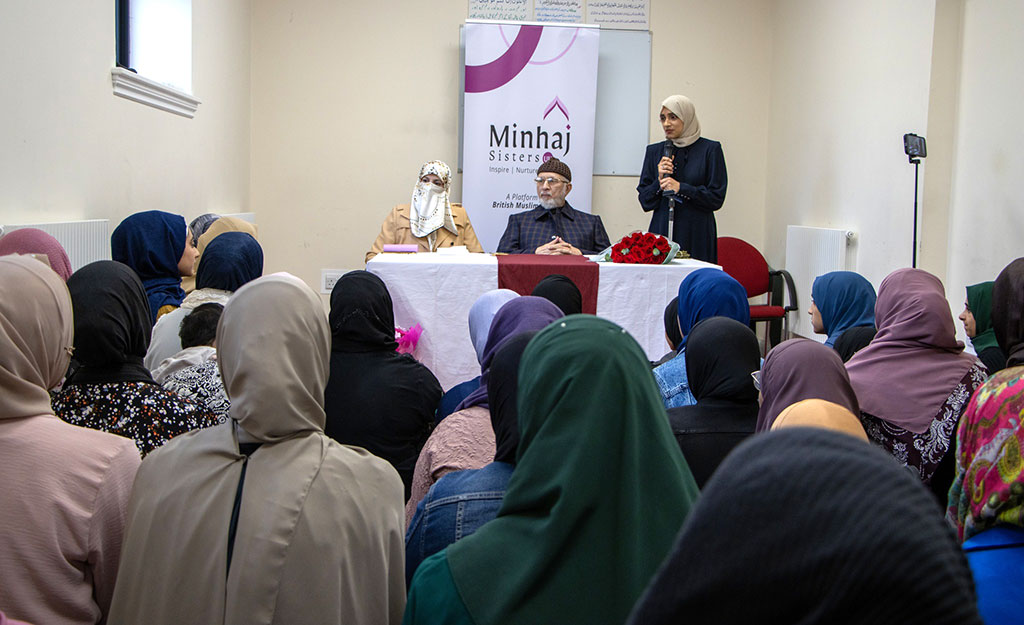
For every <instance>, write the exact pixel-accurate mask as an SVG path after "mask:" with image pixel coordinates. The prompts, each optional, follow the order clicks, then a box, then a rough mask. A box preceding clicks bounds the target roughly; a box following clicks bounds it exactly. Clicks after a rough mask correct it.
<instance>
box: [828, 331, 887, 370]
mask: <svg viewBox="0 0 1024 625" xmlns="http://www.w3.org/2000/svg"><path fill="white" fill-rule="evenodd" d="M877 332H878V330H876V329H875V326H857V327H856V328H847V329H846V330H844V331H843V333H842V334H840V335H839V338H838V339H836V342H835V343H834V344H833V346H832V347H833V348H834V349H835V350H836V353H837V354H839V358H841V359H842V361H843V362H846V361H847V360H849V359H851V358H853V355H854V354H856V353H857V352H859V351H860V350H862V349H864V348H865V347H867V346H868V343H870V342H871V339H873V338H875V334H876V333H877Z"/></svg>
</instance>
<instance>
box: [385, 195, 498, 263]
mask: <svg viewBox="0 0 1024 625" xmlns="http://www.w3.org/2000/svg"><path fill="white" fill-rule="evenodd" d="M452 221H454V222H455V229H456V230H458V231H459V234H458V236H456V235H454V234H452V233H451V232H449V231H447V230H445V229H444V228H439V229H438V230H437V240H436V241H435V242H434V247H435V249H436V248H441V247H451V246H454V245H465V246H466V249H468V250H469V251H470V252H483V251H484V248H483V246H482V245H480V241H479V240H478V239H477V238H476V232H475V231H474V230H473V224H471V223H470V222H469V215H467V214H466V211H465V209H464V208H462V204H455V203H454V202H453V203H452ZM389 243H395V244H401V245H411V244H417V245H419V248H420V249H419V251H421V252H432V251H434V250H431V249H430V247H429V246H428V245H427V238H426V237H423V238H420V237H415V236H413V234H412V228H411V227H410V226H409V205H408V204H399V205H398V206H396V207H394V208H393V209H391V212H390V213H389V214H388V216H387V218H386V219H384V223H382V224H381V226H380V234H378V235H377V240H376V241H374V242H373V247H371V248H370V251H369V252H367V253H366V262H370V259H371V258H373V257H374V256H376V255H377V254H380V253H381V252H382V251H384V245H385V244H389Z"/></svg>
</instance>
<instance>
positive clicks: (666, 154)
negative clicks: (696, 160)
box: [658, 141, 676, 180]
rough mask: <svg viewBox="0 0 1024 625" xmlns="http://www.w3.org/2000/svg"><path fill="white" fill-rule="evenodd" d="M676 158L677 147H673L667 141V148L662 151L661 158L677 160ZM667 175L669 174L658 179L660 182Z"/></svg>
mask: <svg viewBox="0 0 1024 625" xmlns="http://www.w3.org/2000/svg"><path fill="white" fill-rule="evenodd" d="M675 157H676V146H675V145H673V144H672V142H671V141H666V142H665V147H664V148H662V149H661V158H670V159H675ZM667 175H668V174H662V175H661V176H659V177H658V179H659V180H660V179H662V178H664V177H665V176H667Z"/></svg>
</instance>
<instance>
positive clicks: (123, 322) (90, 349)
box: [67, 260, 155, 385]
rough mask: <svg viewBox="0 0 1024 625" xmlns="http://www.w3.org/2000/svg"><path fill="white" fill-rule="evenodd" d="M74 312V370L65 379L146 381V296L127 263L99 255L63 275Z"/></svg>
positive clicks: (148, 378) (150, 379)
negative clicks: (76, 269)
mask: <svg viewBox="0 0 1024 625" xmlns="http://www.w3.org/2000/svg"><path fill="white" fill-rule="evenodd" d="M68 292H70V294H71V305H72V306H73V308H74V313H75V354H74V364H73V365H72V366H73V368H74V370H73V372H72V373H71V374H70V376H69V377H68V381H67V384H69V385H70V384H104V383H110V382H149V383H153V384H155V382H154V381H153V377H152V375H150V373H149V370H148V369H146V367H145V365H143V364H142V359H143V358H144V357H145V355H146V350H147V349H149V335H150V332H151V331H152V329H153V324H152V322H151V321H150V311H149V300H148V298H147V296H146V290H145V288H143V286H142V281H141V280H139V276H138V275H137V274H136V273H135V272H134V271H133V270H132V269H131V268H130V267H128V265H124V264H122V263H119V262H116V261H112V260H99V261H96V262H94V263H89V264H88V265H86V266H85V267H82V268H81V269H79V270H78V271H76V272H75V273H73V274H71V277H70V278H68Z"/></svg>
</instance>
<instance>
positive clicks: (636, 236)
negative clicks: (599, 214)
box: [601, 230, 679, 265]
mask: <svg viewBox="0 0 1024 625" xmlns="http://www.w3.org/2000/svg"><path fill="white" fill-rule="evenodd" d="M678 252H679V244H678V243H675V242H674V241H669V240H668V239H667V238H665V237H663V236H661V235H660V234H654V233H652V232H641V231H639V230H637V231H636V232H632V233H630V234H627V235H626V236H624V237H622V239H621V240H620V241H619V242H618V243H616V244H615V245H613V246H611V247H610V248H609V249H607V250H605V252H604V253H602V256H603V258H602V259H601V260H610V261H611V262H613V263H629V264H634V265H663V264H665V263H667V262H669V261H671V260H672V259H673V258H675V257H676V254H677V253H678Z"/></svg>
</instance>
